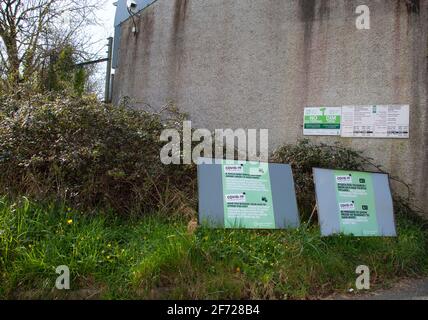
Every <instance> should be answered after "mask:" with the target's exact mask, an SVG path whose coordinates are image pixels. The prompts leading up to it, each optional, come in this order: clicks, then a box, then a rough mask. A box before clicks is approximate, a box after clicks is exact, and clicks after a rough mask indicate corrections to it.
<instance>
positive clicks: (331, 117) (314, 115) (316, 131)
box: [303, 107, 342, 136]
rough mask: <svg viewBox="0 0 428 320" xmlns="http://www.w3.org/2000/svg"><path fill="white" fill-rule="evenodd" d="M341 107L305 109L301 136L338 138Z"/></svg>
mask: <svg viewBox="0 0 428 320" xmlns="http://www.w3.org/2000/svg"><path fill="white" fill-rule="evenodd" d="M341 115H342V108H341V107H311V108H305V115H304V123H303V134H304V135H315V136H339V135H340V126H341Z"/></svg>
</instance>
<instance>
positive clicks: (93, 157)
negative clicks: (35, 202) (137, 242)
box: [0, 95, 195, 214]
mask: <svg viewBox="0 0 428 320" xmlns="http://www.w3.org/2000/svg"><path fill="white" fill-rule="evenodd" d="M169 110H170V113H171V115H170V117H169V118H168V119H169V120H163V119H162V118H161V115H160V114H154V113H148V112H145V111H141V110H140V111H137V110H133V109H132V108H127V106H125V105H122V106H120V107H113V106H111V105H106V104H103V103H100V102H99V101H97V100H96V98H95V97H83V98H70V97H60V96H42V95H34V96H22V95H21V96H19V97H17V96H16V95H15V96H3V97H2V98H0V172H1V173H0V193H2V194H8V195H22V194H25V195H27V196H30V197H33V198H36V199H37V198H38V199H44V200H46V199H52V198H53V199H55V200H61V201H67V202H71V203H72V204H73V205H76V206H79V207H82V208H97V207H106V208H107V207H108V208H113V209H115V210H116V211H117V212H119V213H125V214H128V213H130V212H134V211H135V212H149V211H159V210H161V209H163V208H165V207H166V206H168V207H170V208H172V207H173V206H174V205H180V206H183V205H185V204H183V203H184V202H183V199H184V200H185V199H189V198H192V197H188V196H187V195H186V192H190V193H193V189H192V188H193V185H192V183H191V182H192V181H191V180H192V177H193V176H194V175H195V174H194V168H193V167H192V166H180V167H178V166H173V167H172V166H164V165H163V164H162V163H161V162H160V161H159V151H160V148H161V146H162V144H161V142H160V140H159V136H160V133H161V130H163V128H164V127H165V126H166V125H167V126H168V127H171V126H175V127H177V129H179V127H178V125H179V123H180V121H178V120H180V117H181V116H180V115H179V114H178V113H177V112H176V110H175V109H174V108H172V107H170V108H169ZM188 177H190V178H188ZM189 179H190V180H189Z"/></svg>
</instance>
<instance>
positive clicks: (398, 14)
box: [114, 0, 428, 208]
mask: <svg viewBox="0 0 428 320" xmlns="http://www.w3.org/2000/svg"><path fill="white" fill-rule="evenodd" d="M216 2H218V4H216V5H213V4H212V0H159V1H157V2H156V3H154V4H153V7H154V10H153V12H151V14H153V16H152V17H150V16H145V15H144V12H143V13H142V19H146V18H147V20H145V21H143V20H142V21H140V22H139V23H140V28H141V34H139V35H138V37H137V38H138V39H135V37H134V36H133V34H132V32H131V28H132V22H130V21H126V22H125V23H124V24H123V28H122V38H121V40H122V41H121V45H120V49H119V50H120V57H119V59H120V60H119V68H118V69H116V79H117V81H116V83H115V86H114V88H115V89H114V101H118V100H119V99H120V97H121V96H130V97H135V98H136V99H138V100H141V101H144V102H147V103H149V104H151V105H152V106H162V105H163V104H164V102H165V100H166V99H168V98H172V99H173V100H174V101H175V102H176V103H177V106H178V107H179V108H180V109H181V110H183V111H184V112H186V113H188V114H190V116H191V118H192V120H193V123H194V126H195V127H196V126H199V127H207V128H210V129H214V128H227V127H230V126H232V127H233V128H238V127H243V128H267V129H269V130H270V136H269V140H270V146H271V149H273V148H275V147H277V146H278V145H279V144H282V143H293V142H295V141H296V139H297V138H298V137H301V136H302V128H301V126H302V114H303V107H305V106H307V105H308V103H310V104H311V105H343V104H370V103H373V104H381V103H382V104H389V103H402V104H409V105H410V110H411V132H410V139H409V140H392V139H342V138H337V137H334V138H333V137H332V138H321V137H316V138H314V139H313V140H314V141H319V142H326V143H333V142H334V141H340V142H342V143H344V144H346V145H349V146H350V147H352V148H354V149H356V150H362V151H364V152H365V154H367V155H369V156H371V157H373V158H374V159H375V161H376V162H378V163H380V164H382V165H383V166H384V167H385V169H386V170H388V171H390V172H391V174H392V175H394V176H399V177H401V178H403V179H404V180H405V181H406V182H410V183H412V184H413V186H414V190H415V191H416V194H417V197H418V199H419V203H420V204H422V205H423V206H425V207H426V208H428V182H427V181H426V177H427V176H428V112H427V105H428V80H427V79H428V61H427V55H428V52H427V50H428V38H427V36H428V30H427V29H428V1H416V0H409V1H408V0H391V1H378V0H366V2H365V4H367V5H368V6H369V7H370V9H372V10H371V18H372V30H371V31H368V32H366V31H359V30H356V28H355V19H356V16H357V15H356V14H355V8H356V6H357V5H358V4H361V2H360V1H357V0H354V1H345V0H341V1H336V0H333V1H330V0H294V1H280V0H252V1H243V0H242V1H228V0H218V1H216ZM269 6H271V7H269ZM208 7H209V10H206V8H208ZM278 11H279V12H280V13H278ZM147 13H149V12H147ZM247 14H248V15H249V16H250V17H251V18H249V19H245V15H247ZM204 15H206V17H205V16H204ZM287 15H288V16H287ZM157 19H159V21H158V20H157ZM406 19H407V24H406ZM143 30H145V32H144V33H143ZM242 37H247V38H245V39H243V38H242ZM266 37H267V38H266ZM258 42H260V46H259V47H257V43H258ZM242 45H244V46H245V48H241V46H242ZM260 61H261V62H260ZM275 65H277V66H278V67H277V68H275ZM368 66H369V67H368ZM247 75H248V76H247ZM257 75H259V76H257ZM146 82H147V83H150V85H149V86H148V87H147V86H145V83H146ZM278 82H280V83H281V84H280V85H277V83H278ZM256 110H260V112H256ZM250 111H251V112H250ZM243 114H244V115H245V116H242V115H243Z"/></svg>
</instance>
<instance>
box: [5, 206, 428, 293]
mask: <svg viewBox="0 0 428 320" xmlns="http://www.w3.org/2000/svg"><path fill="white" fill-rule="evenodd" d="M397 220H398V221H397V223H398V232H399V236H398V238H352V237H345V236H336V237H331V238H321V237H320V234H319V230H318V228H317V227H315V226H305V225H304V226H302V227H301V228H300V229H298V230H288V231H248V230H207V229H198V230H197V231H196V232H194V233H188V231H187V223H186V221H184V220H183V221H182V220H179V219H169V220H167V219H163V218H159V217H147V218H144V219H141V218H140V219H126V220H125V219H120V218H117V217H116V218H115V217H113V216H112V215H110V214H108V213H105V214H104V215H102V214H100V213H98V214H97V215H96V216H92V217H91V216H88V215H87V214H82V213H79V212H75V211H74V210H72V209H70V208H67V207H65V206H61V205H53V204H52V205H40V204H35V203H31V202H29V201H28V200H26V199H23V200H22V201H20V202H19V203H11V202H8V201H7V200H5V199H3V200H0V298H48V299H51V298H79V299H86V298H102V299H147V298H148V299H150V298H160V299H164V298H177V299H185V298H188V299H191V298H195V299H206V298H208V299H229V298H236V299H240V298H262V299H267V298H279V299H284V298H298V299H301V298H315V297H320V296H323V295H326V294H329V293H333V292H344V291H346V290H348V289H349V288H352V287H353V286H354V283H355V278H356V275H355V269H356V267H357V266H358V265H361V264H364V265H367V266H369V267H370V270H371V285H372V288H378V287H384V286H386V285H388V284H390V283H392V282H393V281H394V280H396V279H397V278H400V277H411V276H420V275H426V274H427V273H428V263H427V262H428V257H427V252H428V250H427V238H428V236H427V233H426V231H424V230H423V229H422V228H421V227H420V225H419V224H418V223H416V222H412V221H411V220H409V219H408V218H405V217H398V219H397ZM59 265H67V266H68V267H69V268H70V271H71V286H72V288H71V290H70V291H67V292H64V291H58V290H56V289H53V288H54V285H55V279H56V277H57V276H58V275H57V274H56V273H55V269H56V267H57V266H59Z"/></svg>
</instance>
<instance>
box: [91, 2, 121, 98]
mask: <svg viewBox="0 0 428 320" xmlns="http://www.w3.org/2000/svg"><path fill="white" fill-rule="evenodd" d="M116 1H117V0H116ZM114 2H115V0H100V7H99V9H98V10H97V11H96V13H95V14H96V16H97V19H98V21H97V24H96V25H93V26H90V27H88V28H87V30H86V32H88V35H90V37H91V43H92V45H91V51H92V53H93V54H94V58H93V59H94V60H95V59H101V58H106V57H107V38H108V37H113V34H114V15H115V12H116V7H115V6H114V5H113V3H114ZM105 75H106V64H105V63H99V64H97V66H96V73H95V75H94V76H93V81H95V87H96V88H95V93H96V94H97V95H98V96H99V97H103V95H104V85H105Z"/></svg>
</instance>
